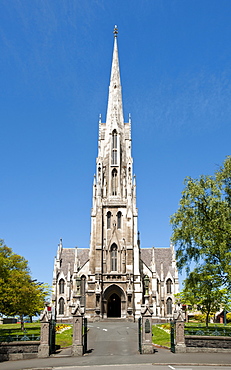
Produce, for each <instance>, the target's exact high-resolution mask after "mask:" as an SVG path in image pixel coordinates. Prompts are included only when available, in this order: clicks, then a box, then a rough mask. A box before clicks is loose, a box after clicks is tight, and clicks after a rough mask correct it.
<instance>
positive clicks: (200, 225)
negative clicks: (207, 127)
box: [171, 156, 231, 289]
mask: <svg viewBox="0 0 231 370" xmlns="http://www.w3.org/2000/svg"><path fill="white" fill-rule="evenodd" d="M171 223H172V225H173V235H172V241H173V242H174V244H175V245H176V258H177V265H178V268H179V270H180V271H181V270H182V268H183V267H186V271H187V273H188V274H189V271H190V265H191V262H194V263H195V264H196V268H198V270H195V274H197V273H198V275H197V280H196V281H197V283H196V285H197V284H199V277H201V278H204V274H205V272H206V274H207V275H208V276H213V283H214V287H215V288H216V289H218V288H219V289H221V288H225V287H226V288H230V287H231V156H228V157H227V158H226V159H225V161H224V164H223V166H221V167H220V168H219V170H218V171H217V172H216V173H215V175H214V176H201V177H200V178H199V179H192V178H191V177H187V178H186V179H185V189H184V190H183V192H182V198H181V200H180V206H179V209H178V210H177V212H176V213H175V214H174V215H173V216H172V217H171ZM199 267H200V269H199ZM190 277H191V278H193V275H190ZM193 281H194V280H193ZM187 286H188V284H187Z"/></svg>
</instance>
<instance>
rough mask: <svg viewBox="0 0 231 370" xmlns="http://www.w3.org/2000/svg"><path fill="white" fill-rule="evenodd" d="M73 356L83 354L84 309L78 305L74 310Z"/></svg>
mask: <svg viewBox="0 0 231 370" xmlns="http://www.w3.org/2000/svg"><path fill="white" fill-rule="evenodd" d="M72 315H73V342H72V349H71V354H72V356H83V318H84V317H83V311H82V310H81V308H80V305H77V307H76V308H75V310H74V312H73V314H72Z"/></svg>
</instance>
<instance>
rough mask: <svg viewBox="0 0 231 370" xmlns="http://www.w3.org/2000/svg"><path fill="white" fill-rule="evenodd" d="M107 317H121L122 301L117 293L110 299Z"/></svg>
mask: <svg viewBox="0 0 231 370" xmlns="http://www.w3.org/2000/svg"><path fill="white" fill-rule="evenodd" d="M107 317H121V299H120V297H119V296H118V295H117V294H116V293H113V294H112V295H111V296H110V297H109V298H108V302H107Z"/></svg>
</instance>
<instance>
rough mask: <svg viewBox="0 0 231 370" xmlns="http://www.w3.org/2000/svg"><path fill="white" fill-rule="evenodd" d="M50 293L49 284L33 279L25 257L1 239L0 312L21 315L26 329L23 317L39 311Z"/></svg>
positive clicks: (22, 323)
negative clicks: (14, 251) (16, 252)
mask: <svg viewBox="0 0 231 370" xmlns="http://www.w3.org/2000/svg"><path fill="white" fill-rule="evenodd" d="M48 294H49V288H48V286H47V285H45V284H41V283H38V282H37V281H36V280H32V278H31V275H30V270H29V268H28V263H27V261H26V260H25V258H24V257H22V256H20V255H17V254H15V253H13V251H12V249H11V248H8V247H7V246H6V245H5V244H4V241H3V240H0V296H1V300H0V312H1V313H2V314H4V315H13V316H14V315H19V316H20V320H21V329H22V330H24V321H23V317H24V316H26V315H28V316H33V315H36V314H37V313H39V312H40V311H41V310H42V309H43V307H44V303H45V299H46V297H47V295H48Z"/></svg>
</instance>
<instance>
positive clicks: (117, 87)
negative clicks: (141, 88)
mask: <svg viewBox="0 0 231 370" xmlns="http://www.w3.org/2000/svg"><path fill="white" fill-rule="evenodd" d="M117 35H118V28H117V26H115V28H114V50H113V57H112V67H111V78H110V85H109V95H108V106H107V118H106V124H107V126H109V125H112V126H114V127H115V126H120V125H122V124H123V123H124V119H123V107H122V89H121V84H120V69H119V57H118V45H117Z"/></svg>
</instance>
